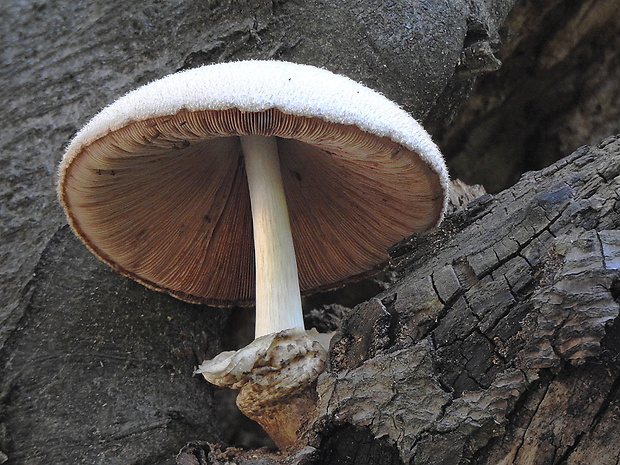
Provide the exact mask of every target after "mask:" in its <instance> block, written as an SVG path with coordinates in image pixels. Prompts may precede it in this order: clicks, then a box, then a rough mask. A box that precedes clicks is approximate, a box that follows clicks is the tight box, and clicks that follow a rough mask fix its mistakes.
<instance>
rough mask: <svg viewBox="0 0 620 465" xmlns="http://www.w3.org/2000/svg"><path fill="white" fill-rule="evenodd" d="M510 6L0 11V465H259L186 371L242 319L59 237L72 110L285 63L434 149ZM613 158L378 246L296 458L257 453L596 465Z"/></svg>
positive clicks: (560, 170) (609, 295) (81, 113)
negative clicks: (194, 74)
mask: <svg viewBox="0 0 620 465" xmlns="http://www.w3.org/2000/svg"><path fill="white" fill-rule="evenodd" d="M515 2H516V0H457V1H455V0H425V1H411V2H402V1H387V2H386V1H383V0H381V1H379V0H368V1H365V2H357V1H348V0H347V1H343V0H337V1H336V0H334V1H327V0H324V1H310V2H308V1H304V2H301V1H294V0H288V1H287V0H284V1H272V2H267V1H265V2H263V1H258V0H254V1H248V2H241V1H218V0H215V1H208V2H164V3H163V4H160V3H155V4H144V3H142V2H121V1H119V0H107V1H100V0H94V1H91V2H77V1H69V0H41V1H39V0H31V1H30V0H27V1H22V2H10V1H9V2H1V3H0V17H1V18H2V19H3V21H2V22H0V37H1V39H0V41H1V44H2V54H1V55H0V56H1V59H2V65H3V66H2V67H0V76H1V78H2V83H3V85H2V86H0V96H2V101H3V102H4V105H2V106H0V119H1V120H2V122H3V124H2V127H0V167H1V168H2V169H1V170H0V195H1V199H2V202H1V203H0V219H1V221H0V257H2V260H1V261H0V463H4V462H6V463H10V464H15V465H21V464H39V463H41V464H43V463H72V464H73V463H85V464H99V463H101V464H106V465H114V464H127V463H135V464H137V463H148V464H149V465H154V464H173V463H175V462H176V463H184V464H196V463H228V462H230V461H237V463H248V464H249V463H258V462H257V460H258V459H256V458H254V459H252V458H251V457H252V456H253V455H256V453H255V452H250V453H247V454H246V455H244V454H243V453H242V452H240V451H239V450H235V449H231V450H228V451H227V450H225V447H224V446H222V447H221V448H220V447H216V446H211V445H209V444H216V443H221V444H226V443H230V442H232V443H234V444H237V445H239V444H241V443H244V444H248V443H250V444H253V443H256V442H255V440H254V439H252V440H250V441H249V442H248V441H244V440H243V439H242V438H241V435H242V433H240V432H239V431H240V424H241V423H242V420H241V419H240V418H239V414H238V413H235V411H234V410H232V408H233V407H232V406H231V405H232V404H230V403H229V402H226V401H225V400H226V399H224V401H222V399H223V397H222V396H224V397H225V395H224V394H222V393H221V392H215V393H214V391H213V389H212V388H211V387H210V385H208V384H207V383H206V382H204V381H201V380H200V379H199V378H195V377H192V376H191V373H192V371H193V368H194V367H195V366H196V365H197V364H198V363H199V362H200V361H201V360H202V359H204V358H205V357H210V356H213V355H214V354H216V353H217V352H219V351H220V350H222V348H238V347H240V346H241V345H243V344H244V343H245V342H247V339H248V338H249V337H251V336H249V335H248V333H250V334H251V331H252V329H251V328H252V324H253V322H252V318H251V311H245V310H241V309H233V310H231V311H226V310H222V309H219V310H218V309H213V308H206V307H201V306H196V305H189V304H184V303H182V302H179V301H177V300H174V299H172V298H170V297H168V296H166V295H163V294H158V293H156V292H153V291H150V290H147V289H145V288H143V287H142V286H140V285H138V284H136V283H134V282H132V281H130V280H128V279H125V278H122V277H120V276H118V275H117V274H116V273H115V272H114V271H113V270H111V269H109V268H107V267H106V266H105V265H103V264H101V263H99V262H97V260H96V259H95V258H94V257H93V256H92V255H91V254H90V253H89V252H88V251H87V250H86V248H85V247H84V246H83V245H82V244H81V243H80V242H79V241H78V240H77V239H76V238H75V237H74V236H73V235H72V233H71V232H70V230H69V228H68V227H67V226H66V221H65V218H64V215H63V213H62V211H61V208H60V206H59V205H58V203H57V201H56V194H55V182H56V176H55V173H56V166H57V164H58V162H59V161H60V159H61V157H62V153H63V149H64V147H65V146H66V145H67V143H68V142H69V140H70V139H71V137H72V136H73V134H75V132H76V131H77V130H78V129H79V128H80V127H81V126H82V125H83V124H85V123H86V122H87V121H88V119H89V118H90V117H91V116H92V115H94V114H95V113H96V112H97V111H98V110H99V109H100V108H102V107H103V106H105V105H106V104H109V103H111V102H112V101H113V100H115V99H116V98H118V97H119V96H121V95H122V94H124V93H125V92H127V91H129V90H131V89H133V88H135V87H137V86H139V85H141V84H144V83H146V82H148V81H151V80H153V79H156V78H158V77H161V76H163V75H166V74H168V73H171V72H175V71H177V70H180V69H184V68H189V67H194V66H198V65H201V64H205V63H210V62H217V61H229V60H237V59H246V58H259V59H284V60H290V61H296V62H302V63H307V64H313V65H317V66H323V67H325V68H327V69H330V70H331V71H334V72H337V73H341V74H345V75H348V76H349V77H351V78H353V79H356V80H358V81H361V82H363V83H365V84H366V85H368V86H370V87H372V88H374V89H376V90H379V91H381V92H382V93H384V94H385V95H387V96H388V97H389V98H391V99H393V100H395V101H396V102H398V103H399V104H401V105H402V106H403V107H404V108H405V109H407V110H408V111H409V112H410V113H412V114H413V115H414V116H415V117H417V118H419V119H422V120H423V119H426V120H427V121H428V122H429V123H430V122H432V123H433V127H434V128H435V130H436V131H437V134H447V135H446V137H450V134H448V133H449V132H450V131H447V130H446V122H447V121H449V120H450V118H451V117H452V116H453V115H454V114H455V113H457V111H458V109H459V105H460V104H461V103H462V102H463V101H464V100H465V98H466V96H467V95H468V92H469V91H470V90H471V89H472V86H473V83H474V82H475V80H476V78H477V77H478V76H479V75H482V74H484V73H489V72H492V71H495V70H497V69H498V67H499V66H500V62H499V61H498V60H497V58H496V57H495V54H496V53H497V49H498V48H499V45H500V43H501V41H500V37H502V36H503V35H502V31H503V30H502V24H503V23H504V20H505V18H506V15H507V14H508V13H509V11H510V10H511V8H512V7H513V5H514V4H515ZM556 3H557V2H556ZM588 3H592V4H594V5H596V1H594V2H588ZM521 4H522V5H523V4H525V7H527V6H528V5H529V2H521ZM603 4H604V6H605V5H607V6H609V5H608V2H603ZM593 8H594V7H593ZM526 10H527V8H526ZM511 21H512V22H513V23H514V22H515V21H516V20H515V19H514V18H513V19H512V20H511ZM517 22H518V21H517ZM509 24H512V23H510V22H509ZM568 24H569V25H570V23H568ZM534 45H536V43H535V44H534ZM610 50H611V49H610ZM508 57H509V56H508ZM609 63H611V64H614V63H617V62H616V61H614V60H612V59H610V60H609ZM611 66H612V65H609V67H608V68H606V69H608V70H609V69H612V70H613V69H614V68H611ZM563 69H564V70H565V68H563ZM523 72H524V73H527V70H524V71H523ZM573 72H574V73H581V71H580V70H577V69H575V70H573ZM517 81H518V79H517ZM597 82H599V81H597ZM599 100H600V101H601V102H603V103H602V104H603V105H604V104H605V102H606V101H610V102H613V99H604V98H600V99H599ZM578 104H579V102H575V105H578ZM512 108H514V106H507V107H505V110H504V111H505V112H509V111H510V110H511V109H512ZM466 113H467V114H471V113H470V112H466ZM457 114H458V113H457ZM470 121H471V117H466V118H465V121H464V122H462V123H459V125H460V127H462V128H466V127H468V126H470V125H471V123H470ZM609 127H610V128H615V127H616V126H614V125H613V124H611V125H610V126H609ZM455 133H458V131H457V130H456V129H455ZM459 138H462V136H460V135H458V134H457V136H454V139H455V140H456V139H459ZM485 144H486V139H485V140H483V143H482V145H481V146H482V147H485V146H488V144H487V145H485ZM617 144H618V143H617V140H609V141H607V145H606V146H601V147H599V148H592V149H585V150H582V151H581V152H579V153H578V154H576V155H573V156H572V157H570V158H569V159H567V161H563V162H562V163H560V164H559V165H558V166H556V167H554V168H551V169H549V170H547V171H544V172H542V173H539V174H536V175H530V176H529V177H527V178H525V179H524V180H523V181H522V182H521V183H520V184H518V185H517V186H515V187H514V188H512V189H510V190H506V191H504V192H502V193H501V194H498V195H497V196H495V197H490V196H486V197H483V198H482V199H480V200H478V201H477V202H475V203H474V204H473V205H472V206H470V207H469V208H468V209H467V210H465V211H463V212H461V213H456V214H454V215H452V216H451V217H450V219H449V220H448V221H447V222H446V223H445V224H444V226H443V227H442V228H441V229H439V230H438V231H437V232H436V233H433V234H430V235H427V236H422V237H417V238H412V239H410V240H409V241H405V242H403V243H401V244H399V245H398V246H397V247H395V248H394V249H393V251H392V257H393V260H394V264H395V268H396V269H397V271H398V273H399V274H400V276H401V280H400V281H399V282H398V283H397V284H396V285H395V286H394V287H392V288H391V289H390V290H388V291H386V292H384V293H382V294H380V295H378V296H374V295H375V294H376V291H375V289H376V288H377V287H376V286H375V287H368V286H367V287H366V289H364V286H361V287H357V288H355V291H354V292H353V294H355V295H354V296H353V297H351V296H350V295H349V297H347V299H348V301H349V302H350V301H355V300H356V301H358V302H359V301H362V300H367V299H368V297H369V296H370V297H372V298H371V299H370V300H368V301H367V302H366V303H363V304H361V305H360V306H359V307H358V308H357V310H358V311H356V312H351V313H349V314H347V316H346V318H345V319H344V320H343V322H342V328H341V330H340V332H339V335H338V337H337V339H336V340H335V342H334V345H333V347H332V353H331V360H330V367H329V370H328V372H326V373H325V374H324V375H323V376H322V378H321V379H320V382H319V385H318V389H319V393H320V394H321V400H320V403H319V405H318V406H317V410H316V412H315V414H314V415H315V416H314V417H313V418H312V419H311V421H310V422H309V423H308V430H307V432H306V436H305V441H306V443H307V447H306V448H305V449H303V450H301V451H298V452H296V453H295V454H294V456H292V457H287V456H277V455H270V454H267V453H265V452H263V458H262V459H261V460H263V462H260V463H275V462H276V461H278V460H284V461H288V462H292V463H307V464H310V463H312V464H319V463H362V464H363V463H368V464H371V463H372V464H391V463H401V462H402V463H450V464H452V463H459V462H462V463H465V462H467V461H469V462H470V463H478V462H479V463H497V462H499V461H500V459H501V458H504V457H508V458H507V459H506V463H512V462H514V463H545V460H546V458H547V457H551V459H550V460H551V462H549V463H560V462H562V461H563V460H567V461H569V463H571V462H570V460H574V463H578V461H579V460H578V458H579V457H586V454H587V453H588V452H589V449H592V448H594V447H597V448H598V449H600V450H603V451H607V452H605V453H608V455H609V456H610V457H611V456H612V455H613V450H612V449H613V447H614V444H615V443H617V441H614V440H613V437H614V435H615V434H616V433H615V431H614V430H613V429H612V428H611V425H613V417H614V414H617V407H616V405H617V404H616V402H617V399H616V398H615V397H614V396H615V395H616V391H617V383H616V382H615V380H616V371H615V370H616V368H615V365H614V360H615V359H614V357H615V356H616V355H617V345H614V344H615V342H614V341H615V340H616V339H614V337H613V334H614V331H613V330H614V326H613V325H612V320H613V318H615V313H614V312H615V311H616V310H615V309H616V307H617V306H616V305H615V304H614V299H616V300H617V297H618V293H619V291H618V287H619V285H618V280H617V276H616V274H615V273H616V272H617V271H615V269H616V268H617V261H618V257H617V255H614V253H615V254H617V253H618V252H617V248H618V247H620V246H618V239H617V236H616V233H615V232H614V229H615V228H616V227H617V225H618V210H619V209H620V208H619V207H618V191H619V190H618V180H617V167H618V166H619V165H620V162H619V160H618V148H617ZM450 145H453V142H450ZM473 145H474V144H473V143H472V142H468V144H467V146H468V147H472V146H473ZM603 155H604V156H603ZM456 156H457V155H455V157H456ZM458 157H459V160H460V159H461V158H462V156H461V155H458ZM613 157H615V158H613ZM461 165H462V163H461V161H459V164H456V165H454V166H457V167H458V166H461ZM497 171H501V169H497ZM587 173H591V174H592V176H591V177H587V176H586V174H587ZM456 174H457V175H458V172H457V173H456ZM614 183H615V184H614ZM502 187H505V185H504V186H502ZM528 189H530V190H528ZM614 202H615V204H614ZM614 215H615V216H614ZM485 241H486V242H485ZM576 269H578V270H579V273H573V272H572V270H576ZM345 293H349V294H350V293H351V291H350V289H349V290H345V291H341V292H340V294H338V296H335V294H331V295H329V296H327V297H322V299H323V301H325V299H332V298H333V299H337V298H338V299H344V297H343V296H344V295H345ZM584 300H585V301H587V302H588V305H587V306H585V305H584V303H583V302H584ZM341 301H343V300H341ZM306 306H307V307H308V309H310V310H312V302H310V301H307V302H306ZM351 306H352V305H351ZM356 320H360V321H359V323H356ZM233 324H238V325H239V326H238V327H233ZM356 324H359V326H356ZM606 324H607V326H605V325H606ZM363 328H366V330H363ZM605 331H607V332H605ZM345 349H346V350H345ZM413 367H416V369H415V370H413ZM369 381H370V382H369ZM214 395H215V396H216V400H214V397H213V396H214ZM566 396H570V402H567V401H566V400H565V399H566V398H567V397H566ZM586 398H587V399H588V403H587V405H586V406H585V407H584V408H581V405H582V404H584V402H585V400H584V399H586ZM556 404H557V405H556ZM584 405H585V404H584ZM414 406H417V407H415V408H414ZM551 409H552V410H551ZM549 412H553V413H554V414H555V415H556V416H555V417H553V418H554V420H553V422H552V423H551V421H550V417H551V415H550V413H549ZM558 413H559V414H558ZM558 418H559V420H558ZM252 437H253V436H252ZM541 437H542V438H543V440H541V439H540V438H541ZM608 438H611V439H608ZM549 439H551V440H549ZM192 441H199V442H193V443H192V444H191V445H190V446H187V447H186V448H184V449H183V451H182V452H181V453H180V454H179V455H178V458H176V459H175V457H176V456H177V454H178V451H179V450H180V449H181V448H182V447H183V446H184V445H185V444H187V443H190V442H192ZM536 454H537V455H536ZM545 454H547V455H545ZM616 455H617V454H616ZM598 456H602V453H599V454H598ZM347 457H353V458H347ZM512 457H514V459H513V458H512ZM532 457H534V458H532ZM539 458H540V460H541V462H537V461H538V460H539ZM569 458H570V460H569ZM252 460H254V462H252ZM356 460H357V461H356ZM442 460H443V462H442ZM528 460H529V462H528ZM227 461H228V462H227ZM602 463H606V462H602ZM610 463H611V462H610Z"/></svg>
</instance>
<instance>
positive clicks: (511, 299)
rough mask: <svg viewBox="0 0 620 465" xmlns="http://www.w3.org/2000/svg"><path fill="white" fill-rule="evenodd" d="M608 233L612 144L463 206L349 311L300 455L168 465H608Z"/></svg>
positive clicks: (618, 366)
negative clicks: (592, 462) (390, 280)
mask: <svg viewBox="0 0 620 465" xmlns="http://www.w3.org/2000/svg"><path fill="white" fill-rule="evenodd" d="M619 226H620V137H614V138H610V139H607V140H605V141H604V142H602V143H601V144H600V145H598V146H596V147H583V148H581V149H579V150H578V151H577V152H575V153H574V154H572V155H571V156H569V157H567V158H565V159H563V160H561V161H560V162H558V163H556V164H555V165H553V166H551V167H549V168H547V169H545V170H543V171H541V172H536V173H528V174H527V175H525V176H524V177H523V178H522V180H521V181H520V182H519V183H517V184H516V185H515V186H514V187H513V188H511V189H509V190H506V191H504V192H502V193H500V194H498V195H495V196H492V195H485V196H483V197H481V198H479V199H477V200H475V201H474V202H472V203H471V204H470V205H469V206H468V207H467V208H466V209H465V210H461V211H458V212H456V213H454V214H453V215H452V216H450V217H449V218H448V219H447V220H446V221H445V222H444V224H443V226H442V227H441V228H439V229H438V230H436V231H434V232H433V233H430V234H426V235H421V236H415V237H411V238H409V239H408V240H405V241H403V242H401V243H400V244H398V245H396V246H395V247H394V248H393V249H392V251H391V254H392V259H393V266H394V268H395V269H396V270H397V272H398V273H399V274H400V276H401V278H400V279H399V280H398V282H397V283H396V284H395V285H393V286H392V287H391V288H390V289H388V290H387V291H385V292H384V293H382V294H380V295H378V296H377V297H376V298H373V299H371V300H370V301H368V302H366V303H364V304H361V305H358V306H357V307H356V308H355V309H354V310H353V311H352V312H350V313H349V314H348V315H347V316H346V317H345V319H344V321H343V323H342V326H341V328H340V330H339V331H338V333H337V335H336V337H335V338H334V340H333V342H332V345H331V348H330V364H329V369H328V370H327V372H326V373H324V374H323V375H322V376H321V378H320V379H319V383H318V387H317V390H318V394H319V402H318V405H317V409H316V412H315V414H314V417H313V419H312V421H311V422H310V424H309V428H308V430H307V431H306V436H305V439H306V447H305V448H303V449H302V450H301V451H299V452H298V453H297V454H296V455H294V456H282V455H271V454H269V453H267V452H260V451H258V452H257V451H254V452H253V453H252V455H248V453H247V452H241V451H235V450H227V451H223V450H220V449H219V448H218V447H217V446H213V445H208V444H202V445H193V446H192V447H191V448H187V449H185V450H184V451H183V452H182V453H181V455H180V456H179V463H188V464H189V463H192V464H194V463H195V464H207V463H208V464H229V463H240V464H250V463H252V464H254V463H261V464H272V463H273V464H275V463H294V464H307V465H309V464H312V465H319V464H358V465H359V464H382V465H383V464H390V465H397V464H404V463H407V464H418V463H419V464H489V465H490V464H497V463H511V464H560V463H566V464H579V463H585V462H587V461H588V457H594V456H595V457H596V463H597V464H615V463H617V460H618V453H619V446H618V444H620V437H619V434H620V433H618V431H617V427H616V426H617V424H618V420H619V418H620V390H619V387H620V326H619V325H618V323H617V321H616V318H617V316H618V311H619V308H620V307H619V300H620V232H619V230H618V228H619ZM197 451H198V452H197ZM200 454H203V455H200ZM190 455H191V456H192V457H194V458H195V460H196V461H194V462H192V461H187V460H189V459H188V458H187V457H189V456H190ZM200 457H203V458H200Z"/></svg>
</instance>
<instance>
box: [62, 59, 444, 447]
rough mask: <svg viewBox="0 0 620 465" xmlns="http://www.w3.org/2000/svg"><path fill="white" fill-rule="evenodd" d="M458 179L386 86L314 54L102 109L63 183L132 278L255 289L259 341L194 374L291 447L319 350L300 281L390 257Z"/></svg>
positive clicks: (179, 78) (233, 67)
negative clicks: (224, 389)
mask: <svg viewBox="0 0 620 465" xmlns="http://www.w3.org/2000/svg"><path fill="white" fill-rule="evenodd" d="M246 179H247V181H246ZM448 182H449V181H448V175H447V170H446V167H445V164H444V162H443V159H442V156H441V154H440V153H439V150H438V149H437V147H436V146H435V144H434V143H433V142H432V141H431V139H430V137H429V136H428V134H427V133H426V132H425V131H424V129H422V127H421V126H420V125H419V124H418V123H417V122H416V121H415V120H414V119H413V118H411V117H410V116H409V115H408V114H407V113H406V112H405V111H403V110H402V109H400V108H399V107H398V106H397V105H396V104H394V103H392V102H391V101H389V100H388V99H387V98H385V97H384V96H382V95H381V94H379V93H377V92H375V91H373V90H371V89H369V88H367V87H364V86H363V85H361V84H359V83H356V82H354V81H352V80H350V79H348V78H346V77H344V76H339V75H335V74H332V73H331V72H328V71H326V70H324V69H320V68H316V67H312V66H307V65H299V64H293V63H287V62H277V61H242V62H234V63H223V64H216V65H209V66H204V67H200V68H196V69H191V70H187V71H182V72H178V73H176V74H172V75H169V76H167V77H164V78H162V79H160V80H157V81H154V82H152V83H150V84H147V85H145V86H142V87H140V88H138V89H136V90H134V91H133V92H130V93H129V94H127V95H125V96H124V97H122V98H120V99H119V100H117V101H116V102H114V103H113V104H112V105H110V106H108V107H107V108H105V109H103V110H102V111H101V112H100V113H99V114H97V115H96V116H95V117H94V118H93V119H92V120H91V121H90V122H89V123H88V124H87V125H86V126H85V127H84V128H83V129H82V130H81V131H79V132H78V134H77V135H76V136H75V138H74V139H73V141H72V142H71V143H70V145H69V147H68V148H67V151H66V153H65V155H64V158H63V161H62V163H61V165H60V171H59V184H58V194H59V198H60V201H61V203H62V205H63V206H64V208H65V211H66V214H67V217H68V221H69V223H70V225H71V227H72V229H73V230H74V232H75V233H76V234H77V235H78V236H79V237H80V238H81V239H82V240H83V242H84V243H85V244H86V246H87V247H88V248H89V249H90V250H91V251H92V252H93V253H94V254H95V255H96V256H97V257H99V258H100V259H101V260H103V261H104V262H106V263H107V264H109V265H110V266H111V267H113V268H114V269H115V270H117V271H118V272H120V273H121V274H123V275H125V276H128V277H130V278H133V279H135V280H137V281H139V282H141V283H143V284H145V285H146V286H148V287H150V288H153V289H157V290H160V291H165V292H167V293H169V294H171V295H172V296H174V297H177V298H179V299H182V300H185V301H188V302H194V303H204V304H209V305H214V306H236V305H245V306H247V305H251V304H253V303H254V301H255V305H256V338H257V339H256V340H255V341H254V342H253V343H252V344H250V345H249V346H248V347H246V348H243V349H241V350H240V351H238V352H227V353H223V354H220V355H218V356H217V357H216V358H215V359H213V360H210V361H206V362H204V363H203V364H202V365H201V367H200V368H199V370H197V372H199V373H202V374H203V375H204V376H205V378H207V379H208V380H209V381H211V382H213V383H215V384H219V385H228V386H231V387H234V388H241V393H240V395H239V397H238V401H237V403H238V405H240V406H241V409H242V410H243V411H244V412H245V413H246V414H247V415H248V416H250V417H251V418H254V419H256V420H257V421H259V423H261V424H262V425H263V427H264V428H265V429H266V430H267V432H268V433H269V434H270V435H271V436H272V437H273V438H274V440H275V441H276V443H277V444H278V445H279V446H280V447H292V445H294V444H295V441H296V439H297V435H298V430H299V429H300V427H301V425H302V423H303V417H304V412H307V411H308V409H309V408H311V404H312V402H313V399H314V398H315V396H316V394H315V393H314V391H313V383H314V382H315V380H316V378H317V376H318V374H319V373H320V372H321V371H322V369H323V366H324V362H325V358H326V348H325V347H324V345H326V344H325V343H324V342H323V343H320V342H318V341H319V338H318V336H316V335H315V334H312V333H308V332H306V331H305V330H304V322H303V314H302V306H301V297H300V293H311V292H314V291H317V290H323V289H329V288H335V287H338V286H340V285H342V284H344V283H346V282H348V281H352V280H355V279H360V278H362V277H364V276H368V275H369V274H371V273H375V272H376V271H378V270H379V269H381V268H382V267H383V266H384V265H385V263H386V261H387V253H386V250H387V248H388V247H389V246H390V245H392V244H393V243H395V242H396V241H398V240H399V239H401V238H403V237H405V236H408V235H410V234H411V233H415V232H421V231H425V230H427V229H429V228H432V227H434V226H436V225H437V224H438V223H439V222H440V220H441V218H442V215H443V212H444V210H445V208H446V192H447V190H448ZM287 204H288V206H287ZM254 296H255V299H254ZM276 378H277V380H276Z"/></svg>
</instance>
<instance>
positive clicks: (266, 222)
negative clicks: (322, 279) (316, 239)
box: [240, 135, 304, 337]
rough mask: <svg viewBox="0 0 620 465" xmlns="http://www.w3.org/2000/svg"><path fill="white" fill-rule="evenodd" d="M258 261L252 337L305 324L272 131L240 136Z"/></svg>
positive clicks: (256, 260)
mask: <svg viewBox="0 0 620 465" xmlns="http://www.w3.org/2000/svg"><path fill="white" fill-rule="evenodd" d="M240 139H241V148H242V150H243V155H244V157H245V169H246V172H247V178H248V186H249V189H250V201H251V204H252V223H253V226H254V255H255V263H256V330H255V332H256V337H260V336H263V335H265V334H270V333H275V332H277V331H282V330H284V329H290V328H297V327H299V328H304V321H303V313H302V309H301V296H300V291H299V280H298V276H297V260H296V259H295V249H294V247H293V236H292V234H291V224H290V220H289V215H288V208H287V206H286V196H285V194H284V185H283V184H282V174H281V172H280V159H279V155H278V145H277V139H276V138H275V137H266V136H257V135H248V136H241V137H240Z"/></svg>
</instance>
